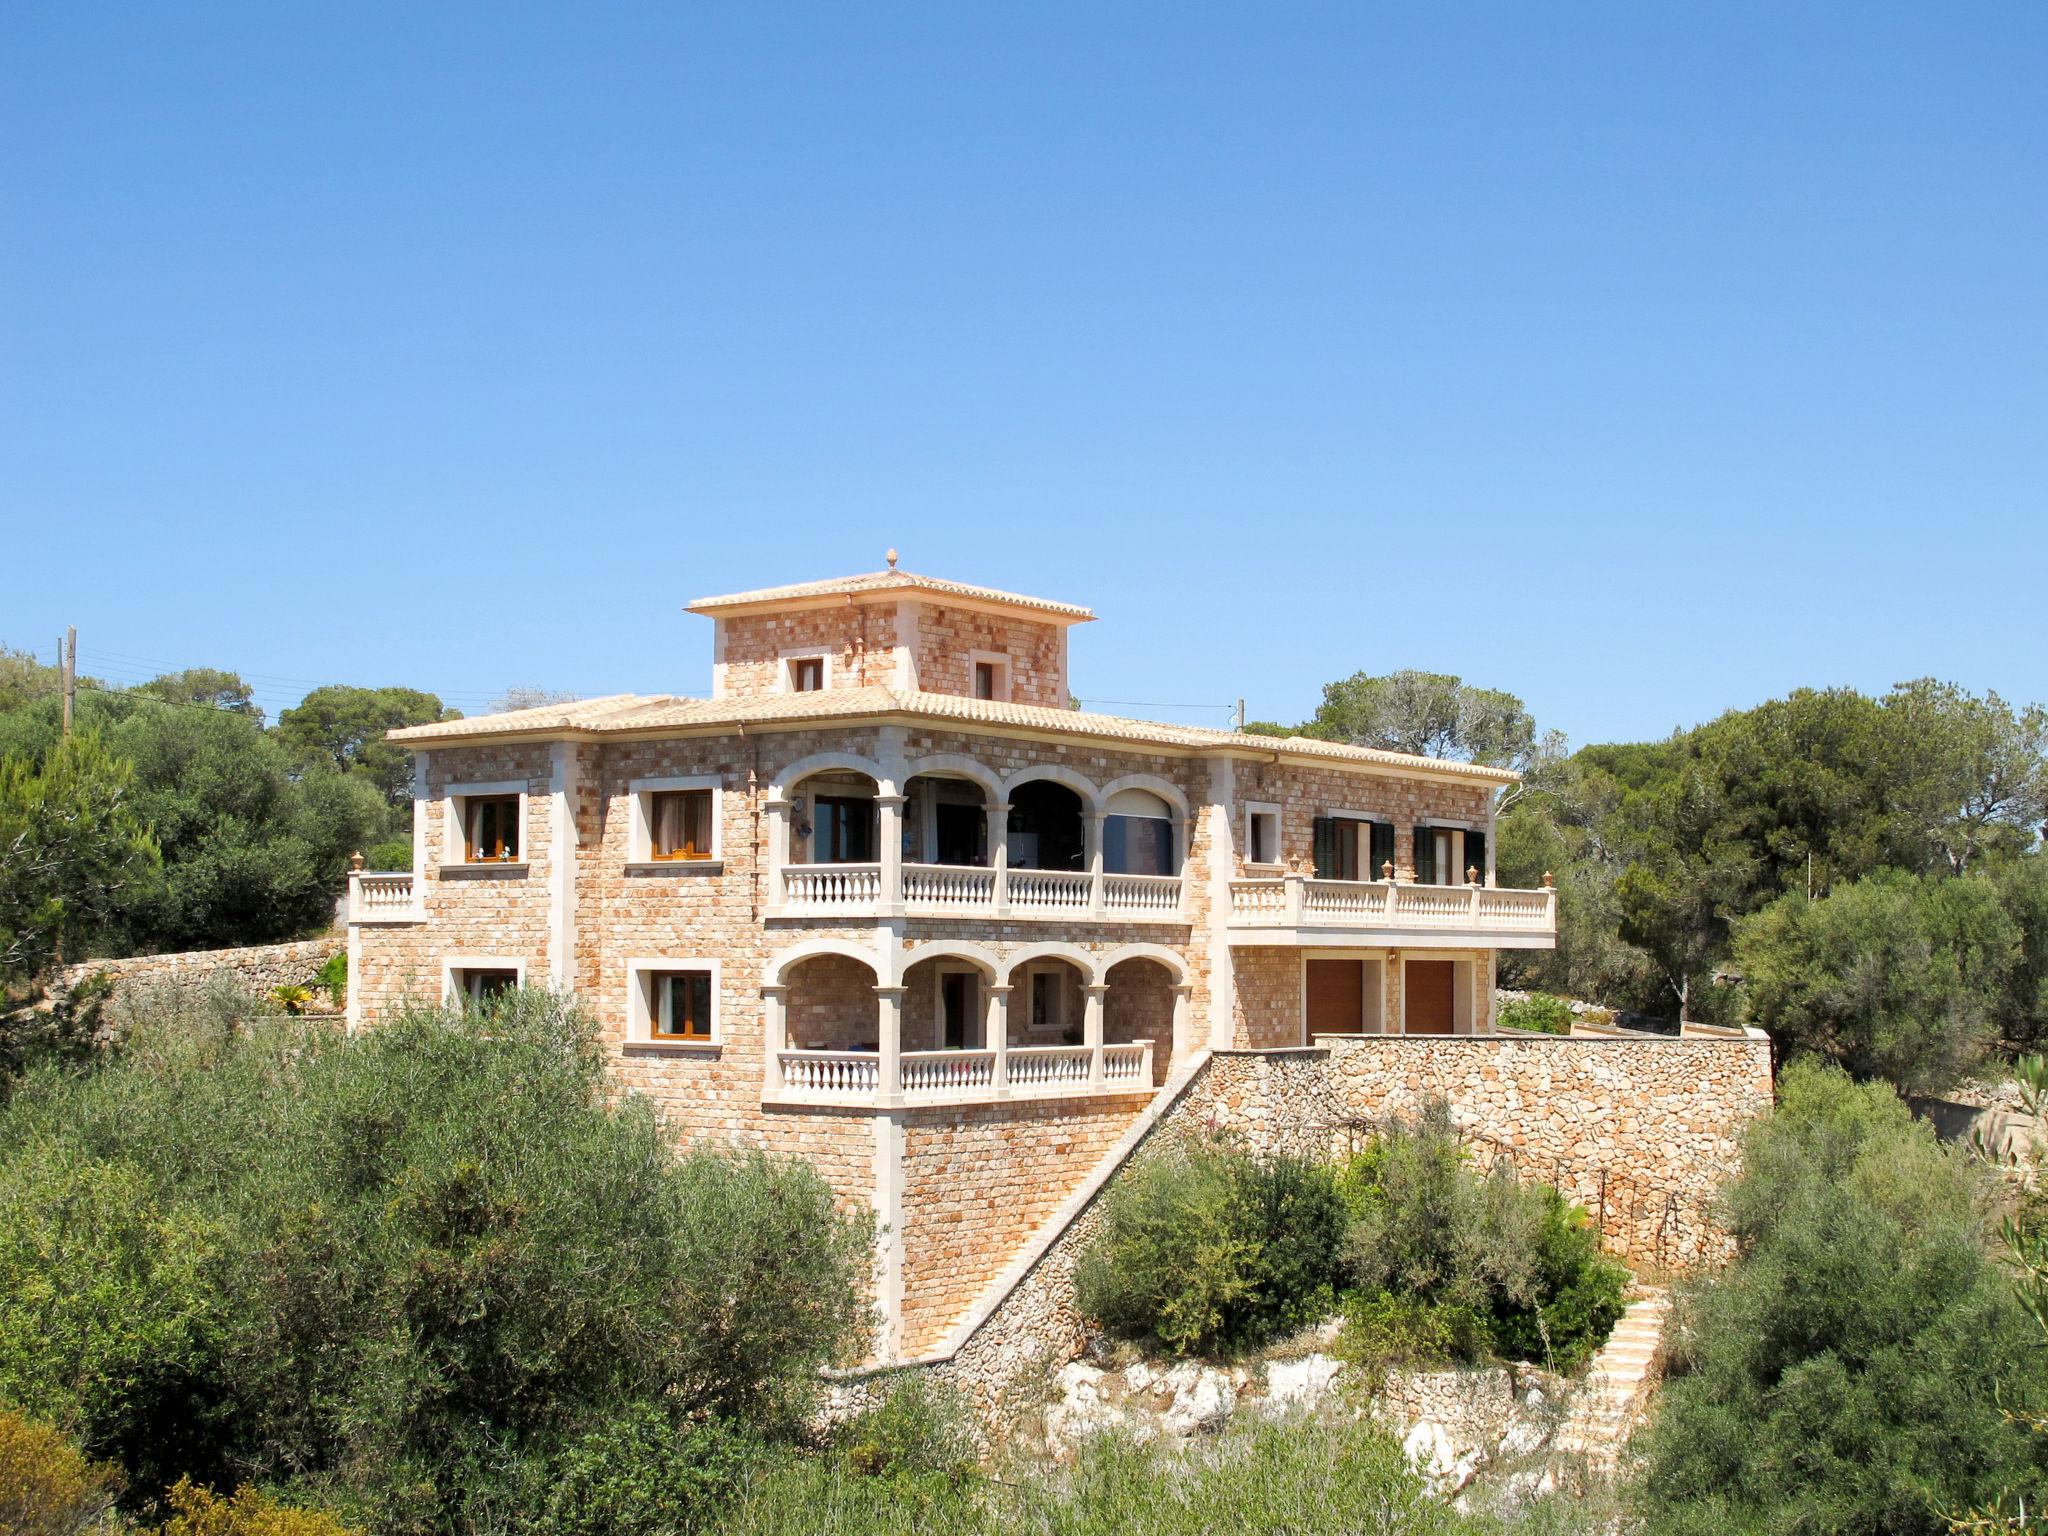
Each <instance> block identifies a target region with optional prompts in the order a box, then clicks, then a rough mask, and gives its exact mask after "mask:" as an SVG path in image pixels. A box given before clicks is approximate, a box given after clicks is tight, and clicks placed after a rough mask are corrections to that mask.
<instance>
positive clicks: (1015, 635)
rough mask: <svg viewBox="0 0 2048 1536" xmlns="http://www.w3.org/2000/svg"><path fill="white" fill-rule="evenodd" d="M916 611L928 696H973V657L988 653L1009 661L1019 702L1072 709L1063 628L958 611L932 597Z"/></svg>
mask: <svg viewBox="0 0 2048 1536" xmlns="http://www.w3.org/2000/svg"><path fill="white" fill-rule="evenodd" d="M916 608H917V614H916V630H915V640H914V651H913V654H914V655H915V656H916V658H917V686H918V687H919V688H920V689H921V690H923V691H924V692H926V693H952V694H960V695H963V696H968V697H971V696H972V695H973V693H974V665H973V653H974V652H976V651H987V652H991V653H993V654H994V655H997V656H1004V657H1007V658H1009V663H1010V667H1009V671H1010V699H1011V701H1012V702H1013V703H1017V704H1038V705H1042V706H1043V707H1045V708H1047V709H1065V708H1066V707H1067V703H1068V699H1067V638H1066V631H1065V630H1064V629H1063V628H1062V627H1061V626H1059V625H1058V624H1041V623H1034V622H1033V621H1031V620H1030V619H1025V618H1019V617H1016V616H1013V615H1010V614H998V613H983V612H980V611H978V610H975V609H972V608H956V607H953V606H951V605H950V604H946V603H935V602H933V601H931V600H930V599H929V598H923V599H920V600H919V601H918V603H917V605H916Z"/></svg>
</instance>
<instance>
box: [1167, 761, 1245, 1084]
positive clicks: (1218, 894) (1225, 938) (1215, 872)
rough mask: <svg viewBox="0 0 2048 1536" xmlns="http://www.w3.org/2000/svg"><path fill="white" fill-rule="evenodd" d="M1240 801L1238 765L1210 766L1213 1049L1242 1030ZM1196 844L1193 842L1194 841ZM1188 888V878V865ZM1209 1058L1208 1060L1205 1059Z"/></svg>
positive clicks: (1206, 814)
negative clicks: (1234, 830)
mask: <svg viewBox="0 0 2048 1536" xmlns="http://www.w3.org/2000/svg"><path fill="white" fill-rule="evenodd" d="M1236 799H1237V767H1236V764H1235V763H1234V762H1233V760H1232V759H1230V758H1228V757H1221V758H1217V759H1215V760H1213V761H1212V762H1211V763H1210V765H1209V801H1208V804H1207V806H1206V807H1205V808H1204V819H1205V820H1206V821H1207V823H1208V829H1209V1046H1210V1048H1211V1049H1212V1050H1215V1049H1224V1048H1227V1047H1228V1046H1229V1045H1230V1042H1231V1040H1232V1038H1233V1036H1234V1035H1235V1034H1236V1030H1237V972H1236V971H1235V970H1234V969H1233V966H1234V965H1235V961H1234V960H1233V958H1232V956H1231V953H1230V880H1231V875H1232V874H1233V870H1232V868H1231V860H1230V856H1229V854H1228V853H1227V852H1226V851H1225V850H1227V849H1228V848H1229V847H1230V832H1231V829H1230V822H1231V815H1230V807H1231V805H1232V803H1233V802H1234V801H1235V800H1236ZM1191 841H1192V840H1191ZM1181 879H1182V881H1183V889H1185V881H1186V879H1187V875H1186V866H1185V864H1183V866H1182V875H1181ZM1204 1059H1206V1057H1205V1058H1204Z"/></svg>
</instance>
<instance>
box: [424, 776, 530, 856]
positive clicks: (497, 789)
mask: <svg viewBox="0 0 2048 1536" xmlns="http://www.w3.org/2000/svg"><path fill="white" fill-rule="evenodd" d="M531 788H532V781H531V780H528V779H497V780H494V781H492V782H490V783H466V784H444V785H442V786H441V812H442V814H441V863H442V864H443V865H445V866H448V867H451V868H456V867H459V868H462V869H501V868H504V867H505V865H502V864H500V863H498V862H497V861H496V860H491V861H488V862H484V863H472V862H471V861H470V858H469V845H468V842H467V841H466V839H465V838H464V835H463V827H462V822H463V806H464V802H466V801H468V800H472V799H480V798H482V797H483V796H486V795H517V796H518V797H519V857H518V858H516V859H513V860H511V861H510V863H511V864H512V865H513V866H517V865H521V864H525V863H527V862H529V861H530V860H531V859H532V857H533V841H532V839H533V807H532V806H531V805H530V804H528V801H529V800H530V798H531V795H530V793H529V791H530V790H531ZM415 859H417V853H415Z"/></svg>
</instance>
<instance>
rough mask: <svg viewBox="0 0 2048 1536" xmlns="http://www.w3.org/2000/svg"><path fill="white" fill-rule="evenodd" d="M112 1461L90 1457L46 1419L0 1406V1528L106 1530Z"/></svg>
mask: <svg viewBox="0 0 2048 1536" xmlns="http://www.w3.org/2000/svg"><path fill="white" fill-rule="evenodd" d="M120 1486H121V1478H120V1474H119V1473H118V1472H116V1471H115V1470H114V1469H113V1468H112V1467H109V1466H104V1465H100V1464H98V1463H95V1462H92V1461H89V1460H87V1459H86V1457H85V1455H84V1454H83V1453H82V1452H80V1451H79V1449H78V1447H77V1446H75V1445H73V1444H72V1443H71V1442H70V1441H69V1440H67V1439H65V1438H64V1436H63V1435H62V1434H60V1433H59V1432H58V1431H57V1430H55V1429H53V1428H51V1427H50V1426H49V1425H47V1424H38V1423H36V1422H35V1421H34V1420H32V1419H26V1418H23V1417H22V1416H21V1415H20V1414H18V1413H14V1412H11V1411H10V1410H8V1409H5V1408H0V1531H5V1532H7V1533H8V1536H86V1533H88V1532H110V1531H111V1530H112V1529H113V1526H112V1523H111V1521H112V1515H113V1508H114V1495H115V1493H116V1492H117V1491H118V1490H119V1488H120Z"/></svg>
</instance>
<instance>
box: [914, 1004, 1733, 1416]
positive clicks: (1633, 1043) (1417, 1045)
mask: <svg viewBox="0 0 2048 1536" xmlns="http://www.w3.org/2000/svg"><path fill="white" fill-rule="evenodd" d="M1436 1096H1442V1097H1444V1098H1446V1099H1447V1100H1448V1101H1449V1102H1450V1105H1451V1108H1452V1113H1453V1115H1454V1116H1455V1117H1456V1119H1457V1120H1458V1122H1459V1124H1460V1125H1461V1126H1462V1127H1464V1128H1466V1129H1467V1131H1468V1133H1469V1135H1470V1139H1471V1141H1472V1144H1473V1146H1474V1150H1475V1152H1476V1153H1477V1155H1478V1156H1479V1157H1480V1158H1481V1160H1482V1161H1490V1160H1491V1159H1492V1158H1493V1157H1496V1156H1499V1157H1511V1158H1512V1160H1513V1161H1512V1166H1513V1168H1514V1170H1515V1172H1516V1173H1517V1175H1518V1176H1520V1177H1523V1178H1529V1179H1541V1180H1543V1181H1545V1182H1560V1181H1561V1187H1563V1188H1564V1189H1565V1192H1566V1193H1567V1194H1568V1195H1570V1196H1572V1197H1573V1198H1574V1199H1577V1200H1580V1201H1581V1202H1582V1203H1587V1204H1588V1209H1589V1210H1592V1211H1593V1212H1594V1214H1595V1216H1596V1219H1600V1220H1601V1225H1602V1230H1603V1233H1604V1234H1605V1236H1606V1239H1607V1246H1608V1248H1609V1250H1610V1251H1611V1252H1613V1253H1615V1254H1616V1255H1617V1256H1618V1257H1620V1258H1622V1259H1623V1260H1624V1261H1625V1262H1628V1263H1631V1264H1635V1265H1653V1266H1658V1267H1662V1268H1669V1269H1680V1270H1683V1269H1688V1268H1694V1267H1698V1266H1702V1265H1710V1264H1714V1263H1718V1262H1720V1261H1722V1260H1723V1259H1724V1258H1725V1257H1726V1255H1727V1252H1728V1240H1727V1236H1726V1234H1725V1233H1724V1232H1723V1231H1721V1230H1720V1228H1719V1227H1718V1226H1716V1224H1715V1223H1714V1221H1713V1219H1712V1211H1713V1201H1714V1198H1715V1196H1716V1194H1717V1193H1718V1191H1719V1189H1720V1187H1721V1184H1722V1182H1723V1181H1724V1180H1725V1179H1726V1178H1728V1177H1729V1176H1731V1175H1732V1174H1733V1173H1734V1172H1735V1169H1736V1165H1737V1159H1738V1151H1739V1139H1740V1136H1741V1132H1742V1128H1743V1127H1744V1126H1745V1125H1746V1124H1747V1123H1748V1122H1749V1121H1750V1120H1751V1119H1753V1118H1755V1117H1756V1116H1757V1115H1760V1114H1762V1113H1764V1112H1765V1111H1766V1110H1767V1109H1768V1108H1769V1106H1770V1102H1771V1075H1770V1042H1769V1041H1768V1040H1767V1039H1764V1038H1763V1037H1762V1036H1760V1035H1759V1036H1748V1037H1744V1038H1741V1039H1732V1040H1601V1039H1578V1040H1575V1039H1571V1038H1568V1037H1559V1038H1554V1039H1534V1040H1522V1039H1507V1038H1503V1037H1499V1036H1479V1037H1456V1036H1454V1037H1448V1038H1445V1037H1439V1038H1432V1039H1420V1038H1413V1037H1410V1038H1401V1037H1387V1038H1373V1039H1364V1040H1348V1041H1331V1042H1328V1043H1327V1044H1325V1045H1322V1046H1317V1047H1311V1048H1307V1049H1302V1050H1294V1051H1232V1052H1218V1053H1215V1054H1213V1055H1211V1056H1209V1057H1206V1058H1204V1059H1202V1060H1201V1061H1200V1062H1199V1063H1198V1064H1197V1065H1196V1066H1195V1068H1194V1069H1193V1070H1192V1071H1191V1072H1189V1073H1188V1074H1186V1075H1185V1076H1183V1077H1182V1078H1181V1079H1179V1080H1178V1082H1177V1083H1176V1084H1175V1085H1173V1086H1170V1087H1169V1088H1168V1089H1167V1090H1166V1092H1165V1093H1163V1094H1162V1095H1161V1097H1160V1099H1159V1101H1157V1102H1155V1104H1154V1105H1153V1106H1151V1107H1150V1108H1149V1109H1148V1110H1147V1111H1146V1112H1145V1113H1144V1114H1143V1115H1142V1116H1140V1117H1139V1119H1138V1121H1137V1122H1136V1123H1135V1124H1134V1125H1133V1126H1132V1127H1131V1129H1130V1131H1129V1132H1127V1133H1126V1135H1125V1136H1124V1138H1123V1139H1122V1140H1121V1141H1120V1142H1118V1143H1117V1145H1116V1146H1115V1147H1114V1148H1112V1149H1111V1151H1110V1152H1109V1153H1108V1154H1107V1156H1106V1157H1105V1158H1104V1159H1103V1161H1102V1162H1101V1163H1100V1164H1099V1165H1098V1166H1097V1168H1096V1170H1095V1172H1094V1174H1092V1175H1091V1176H1090V1178H1089V1179H1088V1180H1087V1181H1086V1182H1085V1183H1084V1184H1083V1185H1082V1186H1081V1188H1080V1189H1079V1190H1078V1191H1077V1192H1076V1194H1075V1195H1074V1196H1073V1197H1072V1198H1071V1199H1070V1200H1069V1201H1068V1202H1067V1205H1066V1206H1065V1207H1063V1209H1062V1211H1061V1212H1060V1213H1058V1214H1056V1215H1055V1216H1054V1217H1053V1219H1052V1221H1051V1222H1049V1223H1048V1226H1047V1232H1046V1235H1045V1236H1043V1237H1041V1239H1040V1240H1039V1241H1040V1244H1042V1246H1040V1247H1038V1248H1036V1249H1035V1250H1027V1252H1026V1254H1025V1255H1024V1256H1023V1257H1021V1258H1020V1259H1019V1261H1018V1262H1017V1264H1016V1265H1015V1266H1014V1267H1013V1269H1012V1271H1011V1273H1010V1275H1008V1276H1006V1277H1005V1280H1004V1281H999V1282H998V1287H997V1292H998V1293H997V1294H996V1295H994V1296H992V1297H991V1298H990V1299H989V1300H988V1301H987V1302H985V1303H984V1306H985V1307H986V1310H985V1311H984V1312H982V1313H980V1314H979V1315H978V1316H976V1315H972V1314H971V1315H970V1320H969V1321H968V1322H967V1323H966V1324H964V1325H963V1329H962V1332H961V1333H960V1334H956V1335H955V1338H954V1340H953V1342H952V1344H951V1346H950V1347H949V1349H948V1350H947V1351H946V1352H944V1353H943V1354H942V1355H940V1356H938V1357H935V1358H934V1359H932V1360H931V1361H929V1362H928V1368H930V1369H931V1370H933V1371H934V1373H935V1374H937V1375H939V1376H940V1377H942V1378H944V1379H946V1380H947V1381H949V1382H950V1383H952V1384H953V1385H954V1386H956V1387H957V1388H959V1389H960V1390H961V1391H962V1392H963V1393H964V1394H965V1395H966V1397H967V1398H968V1399H969V1401H970V1402H972V1403H973V1404H974V1405H975V1407H976V1410H977V1412H978V1413H979V1414H980V1415H981V1416H982V1417H983V1419H984V1420H985V1421H987V1422H990V1423H994V1422H997V1421H999V1420H1000V1419H1001V1418H1003V1417H1004V1416H1006V1415H1007V1414H1009V1413H1011V1412H1013V1411H1014V1409H1015V1400H1016V1399H1017V1398H1018V1397H1019V1396H1020V1395H1022V1394H1029V1393H1030V1392H1031V1391H1032V1390H1033V1384H1034V1383H1037V1382H1040V1381H1042V1380H1043V1379H1045V1378H1046V1376H1047V1375H1048V1373H1049V1372H1051V1371H1053V1370H1055V1369H1057V1368H1058V1367H1059V1366H1060V1365H1062V1364H1063V1363H1064V1362H1065V1361H1067V1360H1068V1359H1070V1358H1072V1357H1073V1355H1074V1354H1075V1353H1076V1352H1078V1350H1079V1349H1080V1348H1081V1346H1082V1344H1083V1343H1084V1342H1085V1339H1086V1327H1085V1324H1084V1321H1083V1319H1082V1318H1081V1316H1080V1314H1079V1312H1078V1311H1077V1309H1076V1307H1075V1304H1074V1285H1073V1276H1074V1265H1075V1262H1076V1260H1077V1259H1078V1257H1079V1255H1080V1253H1081V1251H1082V1250H1083V1249H1084V1248H1085V1247H1086V1246H1087V1244H1088V1242H1089V1241H1090V1240H1091V1239H1092V1238H1093V1237H1094V1235H1095V1232H1096V1228H1097V1223H1098V1222H1099V1220H1100V1196H1101V1191H1102V1189H1103V1188H1104V1187H1105V1186H1106V1184H1107V1182H1108V1180H1109V1178H1110V1176H1111V1175H1113V1174H1114V1172H1115V1171H1116V1170H1117V1169H1118V1168H1120V1167H1122V1166H1124V1165H1125V1164H1126V1163H1128V1161H1129V1160H1130V1158H1131V1157H1132V1156H1134V1155H1135V1154H1136V1153H1137V1152H1139V1151H1140V1150H1141V1149H1142V1148H1143V1147H1144V1146H1145V1145H1146V1144H1148V1143H1150V1142H1153V1141H1165V1140H1168V1139H1171V1138H1175V1137H1184V1136H1192V1135H1202V1134H1210V1133H1214V1132H1218V1131H1227V1132H1231V1133H1234V1134H1236V1135H1238V1136H1240V1137H1242V1138H1243V1139H1244V1140H1245V1141H1246V1142H1248V1143H1249V1144H1250V1145H1252V1146H1254V1147H1257V1148H1259V1149H1261V1150H1265V1151H1274V1152H1291V1153H1296V1154H1300V1155H1306V1156H1315V1157H1326V1156H1329V1155H1331V1154H1333V1153H1338V1152H1342V1151H1343V1150H1345V1149H1346V1147H1347V1146H1348V1145H1351V1144H1354V1143H1355V1142H1356V1141H1357V1140H1358V1139H1360V1138H1361V1137H1362V1136H1365V1135H1370V1134H1371V1127H1372V1124H1373V1122H1375V1121H1378V1120H1381V1119H1384V1118H1385V1117H1388V1116H1400V1115H1406V1114H1409V1113H1412V1112H1413V1111H1414V1110H1415V1109H1417V1108H1419V1107H1420V1106H1421V1105H1422V1104H1423V1103H1424V1102H1425V1101H1427V1100H1428V1099H1430V1098H1432V1097H1436ZM1603 1177H1604V1181H1605V1187H1606V1189H1607V1192H1608V1200H1607V1202H1606V1207H1605V1209H1604V1210H1603V1209H1602V1208H1601V1206H1600V1191H1601V1187H1602V1183H1603ZM1625 1190H1627V1191H1631V1192H1633V1191H1638V1190H1640V1191H1643V1192H1647V1194H1648V1195H1649V1196H1650V1197H1651V1198H1649V1199H1647V1200H1645V1201H1641V1202H1625V1201H1623V1200H1622V1199H1621V1198H1620V1196H1621V1195H1622V1193H1623V1192H1624V1191H1625ZM1666 1195H1669V1196H1671V1197H1672V1203H1667V1202H1666V1200H1665V1199H1664V1197H1665V1196H1666ZM963 1335H964V1336H963Z"/></svg>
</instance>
